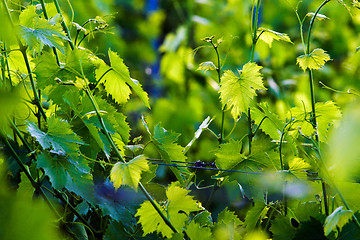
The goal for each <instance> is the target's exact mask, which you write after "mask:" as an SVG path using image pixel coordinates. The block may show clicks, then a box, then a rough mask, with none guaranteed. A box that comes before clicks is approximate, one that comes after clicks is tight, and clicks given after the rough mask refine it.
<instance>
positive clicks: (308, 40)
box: [306, 0, 331, 142]
mask: <svg viewBox="0 0 360 240" xmlns="http://www.w3.org/2000/svg"><path fill="white" fill-rule="evenodd" d="M330 1H331V0H325V1H324V2H323V3H322V4H321V5H320V6H319V7H318V9H317V10H316V12H315V14H314V16H313V17H312V18H311V21H310V25H309V30H308V35H307V45H306V54H310V39H311V31H312V28H313V25H314V22H315V19H316V16H317V14H318V13H319V11H320V10H321V8H322V7H324V6H325V4H327V3H328V2H330ZM308 71H309V83H310V95H311V109H312V110H311V119H310V120H311V124H312V125H313V127H314V129H315V130H316V134H315V139H316V141H317V142H319V134H318V131H317V121H316V109H315V94H314V78H313V73H312V70H311V69H309V70H308Z"/></svg>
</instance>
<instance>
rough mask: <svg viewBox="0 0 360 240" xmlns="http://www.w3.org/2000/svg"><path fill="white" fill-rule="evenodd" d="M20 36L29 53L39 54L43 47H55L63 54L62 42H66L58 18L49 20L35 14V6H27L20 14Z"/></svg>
mask: <svg viewBox="0 0 360 240" xmlns="http://www.w3.org/2000/svg"><path fill="white" fill-rule="evenodd" d="M19 20H20V35H21V36H22V38H23V39H24V41H25V43H26V44H27V45H28V46H29V49H30V51H33V50H35V52H38V53H39V52H41V50H42V48H43V46H44V45H47V46H49V47H55V48H57V49H59V50H60V51H61V52H62V53H64V52H65V51H64V46H63V41H64V40H68V38H67V37H66V35H65V33H64V32H63V31H62V28H61V25H60V24H59V18H58V17H56V16H55V17H54V18H51V19H49V20H46V19H44V18H40V17H39V16H38V15H37V14H36V6H35V5H29V6H28V7H27V8H26V9H25V10H24V11H22V12H21V13H20V16H19Z"/></svg>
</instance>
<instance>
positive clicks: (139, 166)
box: [110, 155, 149, 191]
mask: <svg viewBox="0 0 360 240" xmlns="http://www.w3.org/2000/svg"><path fill="white" fill-rule="evenodd" d="M148 170H149V164H148V161H147V160H146V158H145V156H144V155H140V156H137V157H135V158H133V159H132V160H131V161H129V162H127V163H123V162H117V163H115V165H114V166H113V168H112V169H111V173H110V179H111V181H112V182H113V183H114V187H115V189H118V188H119V187H120V186H121V185H128V186H130V187H131V188H133V189H134V190H135V191H137V188H138V185H139V182H140V176H141V173H142V172H143V171H148Z"/></svg>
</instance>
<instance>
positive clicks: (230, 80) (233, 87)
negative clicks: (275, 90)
mask: <svg viewBox="0 0 360 240" xmlns="http://www.w3.org/2000/svg"><path fill="white" fill-rule="evenodd" d="M261 68H262V67H260V66H258V65H257V64H256V63H253V62H249V63H246V64H245V65H244V66H243V69H242V70H238V73H239V76H236V75H235V74H234V73H233V72H232V71H230V70H227V71H225V73H224V74H223V75H222V77H221V86H220V90H219V92H220V100H221V103H222V105H223V107H225V106H227V109H231V114H232V116H233V118H234V119H236V118H237V117H238V116H239V115H240V114H241V113H243V112H244V113H247V110H248V108H249V104H250V101H251V100H252V99H253V98H254V97H255V96H256V90H260V89H266V88H265V87H264V85H263V81H262V76H261V73H260V69H261Z"/></svg>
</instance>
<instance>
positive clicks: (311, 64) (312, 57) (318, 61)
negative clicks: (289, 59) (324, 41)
mask: <svg viewBox="0 0 360 240" xmlns="http://www.w3.org/2000/svg"><path fill="white" fill-rule="evenodd" d="M329 60H331V59H330V56H329V54H327V53H326V52H325V51H324V50H323V49H321V48H317V49H314V51H312V52H311V53H310V54H306V55H301V56H299V57H298V58H297V59H296V62H297V64H299V66H300V67H301V68H302V69H303V70H304V71H305V70H306V69H308V68H309V69H320V68H322V67H323V66H324V65H325V63H326V62H327V61H329Z"/></svg>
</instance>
